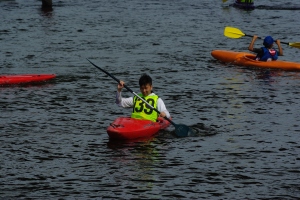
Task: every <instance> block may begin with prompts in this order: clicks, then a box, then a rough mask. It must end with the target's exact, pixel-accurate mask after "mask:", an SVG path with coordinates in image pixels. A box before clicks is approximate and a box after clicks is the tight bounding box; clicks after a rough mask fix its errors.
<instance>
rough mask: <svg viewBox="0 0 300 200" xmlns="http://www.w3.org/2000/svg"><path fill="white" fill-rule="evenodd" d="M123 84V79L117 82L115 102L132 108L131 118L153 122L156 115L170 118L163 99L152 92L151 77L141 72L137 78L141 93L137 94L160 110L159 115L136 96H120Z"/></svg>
mask: <svg viewBox="0 0 300 200" xmlns="http://www.w3.org/2000/svg"><path fill="white" fill-rule="evenodd" d="M124 84H125V83H124V82H123V81H120V84H118V90H117V96H116V104H118V106H120V107H123V108H130V107H131V108H133V110H132V114H131V117H132V118H136V119H146V120H151V121H154V122H155V121H156V120H157V118H158V117H167V118H170V113H169V111H168V110H167V108H166V106H165V104H164V102H163V100H162V99H161V98H159V97H158V96H157V95H156V94H155V93H153V92H152V89H153V86H152V78H151V77H150V76H149V75H147V74H143V75H142V76H141V77H140V79H139V85H140V91H141V94H139V96H140V97H142V98H143V99H145V100H146V101H147V102H148V103H149V104H150V105H152V106H153V107H154V108H156V109H157V110H158V111H159V112H160V115H158V113H157V112H156V111H155V110H153V109H151V108H150V107H149V106H148V105H147V104H145V103H144V102H143V101H142V100H140V99H139V98H138V97H136V96H134V97H129V98H122V94H121V91H122V89H123V88H124Z"/></svg>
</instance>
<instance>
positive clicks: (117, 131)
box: [107, 117, 170, 140]
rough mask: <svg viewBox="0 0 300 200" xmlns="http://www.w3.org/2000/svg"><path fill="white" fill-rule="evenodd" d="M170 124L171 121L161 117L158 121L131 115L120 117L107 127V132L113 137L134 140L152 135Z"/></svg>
mask: <svg viewBox="0 0 300 200" xmlns="http://www.w3.org/2000/svg"><path fill="white" fill-rule="evenodd" d="M169 125H170V122H169V121H167V120H165V119H164V118H160V117H159V118H158V121H157V122H152V121H150V120H141V119H134V118H131V117H119V118H117V119H116V120H115V121H114V122H113V123H111V124H110V126H109V127H108V128H107V133H108V136H109V137H110V138H111V139H119V140H132V139H137V138H146V137H151V136H153V135H154V134H156V133H157V132H158V131H159V130H162V129H165V128H167V127H168V126H169Z"/></svg>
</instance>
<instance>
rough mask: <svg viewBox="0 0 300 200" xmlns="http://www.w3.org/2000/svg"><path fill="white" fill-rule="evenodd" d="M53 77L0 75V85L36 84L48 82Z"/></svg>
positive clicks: (53, 75) (45, 75)
mask: <svg viewBox="0 0 300 200" xmlns="http://www.w3.org/2000/svg"><path fill="white" fill-rule="evenodd" d="M55 77H56V75H55V74H19V75H0V85H14V84H25V83H36V82H42V81H48V80H51V79H53V78H55Z"/></svg>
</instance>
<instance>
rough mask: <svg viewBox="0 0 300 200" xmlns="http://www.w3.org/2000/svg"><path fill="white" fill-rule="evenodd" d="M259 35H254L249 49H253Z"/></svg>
mask: <svg viewBox="0 0 300 200" xmlns="http://www.w3.org/2000/svg"><path fill="white" fill-rule="evenodd" d="M257 37H258V36H257V35H253V37H252V41H251V43H250V45H249V47H248V50H249V51H253V46H254V42H255V41H256V39H257Z"/></svg>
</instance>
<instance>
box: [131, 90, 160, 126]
mask: <svg viewBox="0 0 300 200" xmlns="http://www.w3.org/2000/svg"><path fill="white" fill-rule="evenodd" d="M139 96H140V97H142V98H143V99H145V100H146V101H147V102H148V103H149V104H150V105H151V106H153V107H154V108H156V109H157V100H158V96H157V95H149V96H146V97H145V96H143V95H142V94H139ZM131 117H132V118H135V119H146V120H151V121H153V122H155V121H156V120H157V117H158V113H157V112H156V111H155V110H153V109H152V108H150V106H148V105H147V104H146V103H144V102H143V101H142V100H140V99H139V98H138V97H136V96H134V97H133V110H132V114H131Z"/></svg>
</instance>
